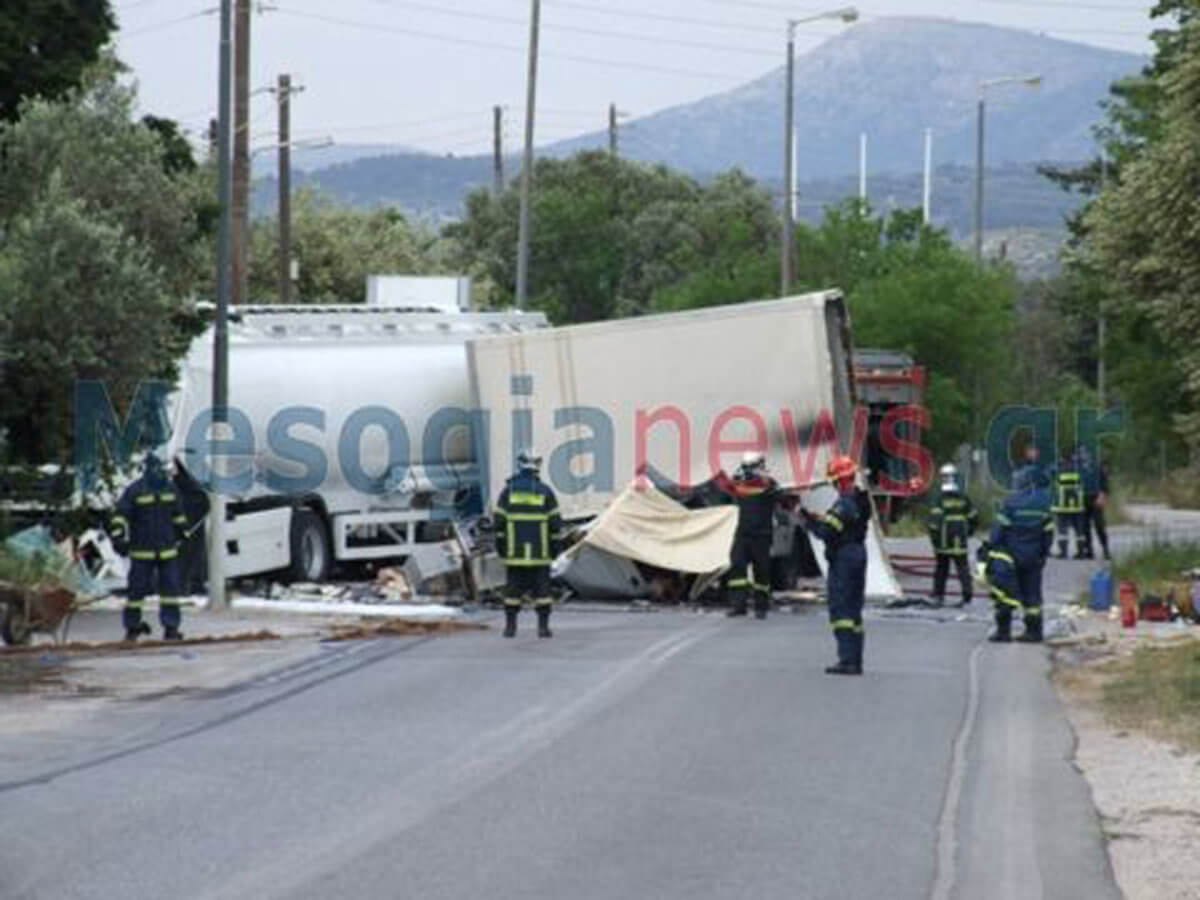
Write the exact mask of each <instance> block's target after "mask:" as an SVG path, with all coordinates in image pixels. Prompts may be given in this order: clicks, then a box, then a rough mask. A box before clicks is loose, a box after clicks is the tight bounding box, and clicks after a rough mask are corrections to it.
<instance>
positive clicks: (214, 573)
mask: <svg viewBox="0 0 1200 900" xmlns="http://www.w3.org/2000/svg"><path fill="white" fill-rule="evenodd" d="M231 3H232V0H221V42H220V58H219V65H218V71H219V75H218V81H217V123H218V125H217V205H218V207H219V208H220V210H221V220H220V225H219V228H218V233H217V312H216V321H215V322H214V324H213V411H212V421H213V430H214V432H215V431H216V430H217V429H218V428H219V427H220V426H221V424H223V423H225V422H228V421H229V323H228V316H229V295H230V292H231V289H232V272H231V269H230V262H231V250H232V225H233V205H232V200H233V198H232V192H231V190H230V188H231V185H230V180H231V179H230V168H231V165H230V163H231V161H230V158H229V155H230V154H229V151H230V138H231V136H230V122H229V118H230V115H229V113H230V110H229V82H230V68H231V64H230V57H231V55H232V47H231V34H230V32H231V31H232V24H233V23H232V18H233V15H232V8H231ZM209 464H210V466H212V469H210V472H211V474H210V477H212V478H213V479H214V481H215V479H216V476H217V472H216V465H215V460H212V459H210V460H209ZM209 501H210V502H209V517H208V605H209V609H213V610H224V609H226V608H227V605H228V602H227V598H226V596H225V497H224V495H223V494H222V493H221V491H220V486H219V484H214V489H213V490H211V491H210V496H209Z"/></svg>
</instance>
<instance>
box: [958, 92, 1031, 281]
mask: <svg viewBox="0 0 1200 900" xmlns="http://www.w3.org/2000/svg"><path fill="white" fill-rule="evenodd" d="M1041 83H1042V76H1041V75H1005V76H1004V77H1003V78H991V79H989V80H987V81H981V82H979V106H978V111H977V116H976V121H975V261H976V262H982V261H983V120H984V112H985V111H984V102H985V100H986V96H987V89H988V88H991V87H999V86H1001V85H1005V84H1023V85H1026V86H1027V87H1033V88H1035V87H1037V86H1038V85H1040V84H1041Z"/></svg>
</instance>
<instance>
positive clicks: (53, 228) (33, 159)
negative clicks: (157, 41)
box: [0, 65, 211, 462]
mask: <svg viewBox="0 0 1200 900" xmlns="http://www.w3.org/2000/svg"><path fill="white" fill-rule="evenodd" d="M85 81H86V82H87V84H88V86H87V88H86V89H80V90H77V91H71V92H69V93H68V94H67V95H66V96H65V97H64V99H62V100H59V101H47V100H33V101H27V102H26V103H25V104H24V105H23V106H22V107H21V115H20V118H19V119H18V120H17V121H16V122H13V123H0V153H2V154H3V155H4V158H5V163H6V164H5V165H4V167H3V168H2V169H0V236H2V238H3V243H2V249H0V341H2V342H0V376H2V378H3V383H4V385H5V402H4V406H3V411H2V412H0V428H7V430H8V432H9V440H10V444H11V445H12V450H11V452H12V455H13V456H14V457H15V458H18V459H23V460H25V461H29V462H46V461H55V460H59V461H62V460H64V457H66V456H67V455H68V451H69V450H70V447H71V444H70V435H71V427H72V414H71V413H72V410H71V402H72V398H73V396H74V390H73V388H74V383H75V380H76V379H80V378H99V379H102V380H103V381H105V382H106V384H107V386H108V388H109V390H110V393H111V395H112V397H113V399H114V402H116V403H117V404H118V405H120V404H122V403H123V402H125V401H126V400H128V399H129V396H130V394H129V392H130V391H131V390H132V388H133V386H134V385H136V383H137V382H138V381H140V380H141V379H144V378H152V377H154V378H158V377H162V378H168V379H169V378H171V377H173V367H174V360H175V359H176V357H177V356H178V354H179V352H180V351H181V350H182V349H183V347H184V346H186V342H187V339H188V336H189V333H188V332H187V331H186V330H185V329H183V328H181V327H180V324H179V323H180V320H181V315H182V312H183V303H182V301H183V298H185V297H187V296H188V295H190V294H191V293H192V292H193V291H194V289H195V286H196V283H197V281H196V280H197V277H198V274H199V272H200V271H201V270H203V269H206V268H211V266H210V265H209V263H208V259H209V258H210V257H208V256H207V252H208V249H207V248H206V247H205V246H204V242H203V241H202V240H200V238H201V237H202V230H201V222H200V219H199V217H198V209H199V205H198V202H197V201H198V196H199V191H200V184H199V181H198V180H197V178H196V177H195V175H194V174H192V175H189V174H187V173H176V174H174V175H172V174H170V173H169V172H168V171H167V166H166V165H165V163H164V160H165V158H166V152H165V149H164V145H163V143H162V142H161V140H160V138H159V136H158V134H157V133H156V132H155V131H152V130H151V129H149V128H147V127H146V126H144V125H142V124H140V123H139V122H136V121H134V120H133V118H132V109H133V99H134V98H133V94H132V92H131V91H130V90H127V89H125V88H122V87H120V86H119V85H118V84H117V82H116V72H115V69H114V68H112V67H111V66H103V65H101V67H100V70H99V71H98V72H97V71H96V70H93V71H92V72H91V73H89V76H88V78H87V79H85Z"/></svg>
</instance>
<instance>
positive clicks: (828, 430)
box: [779, 409, 838, 484]
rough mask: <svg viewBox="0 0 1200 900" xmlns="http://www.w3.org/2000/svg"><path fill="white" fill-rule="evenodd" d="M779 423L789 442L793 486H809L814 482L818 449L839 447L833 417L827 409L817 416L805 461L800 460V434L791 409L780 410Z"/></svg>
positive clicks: (788, 449)
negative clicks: (822, 446) (828, 446)
mask: <svg viewBox="0 0 1200 900" xmlns="http://www.w3.org/2000/svg"><path fill="white" fill-rule="evenodd" d="M779 423H780V424H781V425H782V426H783V434H784V439H785V440H786V442H787V454H788V460H789V461H790V462H791V464H792V478H793V479H794V481H793V484H808V483H809V482H810V481H814V480H815V479H814V478H813V470H814V469H816V467H817V449H818V448H819V447H820V446H821V445H822V444H832V445H833V446H834V447H835V448H836V447H837V446H838V440H837V426H835V425H834V424H833V416H831V415H830V414H829V410H827V409H823V410H821V411H820V412H819V413H818V414H817V421H816V424H815V425H814V426H813V429H812V437H811V438H810V439H809V441H808V443H807V444H806V445H805V446H806V447H807V448H808V453H807V454H806V455H805V457H804V460H803V461H801V459H800V432H799V430H798V429H797V428H796V419H795V417H794V416H793V415H792V411H791V410H790V409H784V410H780V412H779Z"/></svg>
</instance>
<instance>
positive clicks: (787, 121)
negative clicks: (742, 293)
mask: <svg viewBox="0 0 1200 900" xmlns="http://www.w3.org/2000/svg"><path fill="white" fill-rule="evenodd" d="M821 19H839V20H841V21H842V22H846V23H847V24H848V23H850V22H855V21H857V20H858V10H857V9H856V8H855V7H853V6H845V7H842V8H841V9H833V10H829V11H828V12H823V13H817V14H816V15H812V16H804V17H803V18H799V19H788V21H787V79H786V82H785V87H784V95H785V98H784V117H783V118H784V124H783V247H782V248H781V249H782V253H781V254H780V279H779V281H780V285H779V296H781V297H786V296H788V294H790V293H791V292H792V225H793V222H792V217H793V213H792V200H793V197H794V194H795V186H794V180H795V171H794V168H793V158H792V154H793V152H794V144H793V142H794V141H795V139H796V136H795V130H794V125H793V121H794V118H795V115H794V109H795V105H794V104H795V101H794V97H793V83H794V81H795V75H796V26H798V25H803V24H804V23H805V22H816V21H819V20H821Z"/></svg>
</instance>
